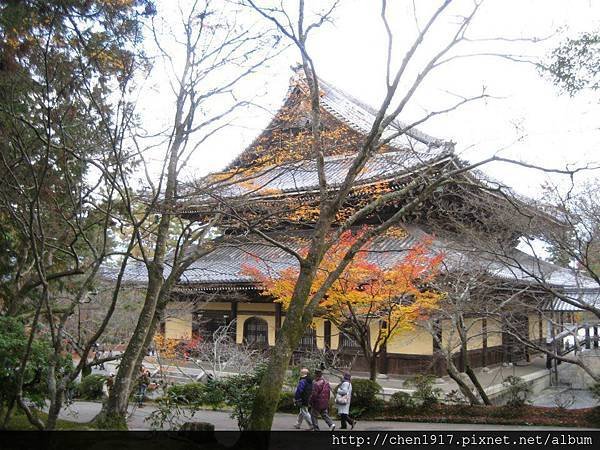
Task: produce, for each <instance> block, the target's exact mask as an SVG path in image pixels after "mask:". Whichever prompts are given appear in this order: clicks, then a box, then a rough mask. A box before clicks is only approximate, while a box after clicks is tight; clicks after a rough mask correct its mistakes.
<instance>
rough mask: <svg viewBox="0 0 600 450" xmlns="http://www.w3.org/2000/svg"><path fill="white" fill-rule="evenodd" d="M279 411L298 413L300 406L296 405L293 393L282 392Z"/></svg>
mask: <svg viewBox="0 0 600 450" xmlns="http://www.w3.org/2000/svg"><path fill="white" fill-rule="evenodd" d="M277 411H279V412H284V413H297V412H298V406H296V405H294V393H293V392H282V393H281V395H280V396H279V403H278V404H277Z"/></svg>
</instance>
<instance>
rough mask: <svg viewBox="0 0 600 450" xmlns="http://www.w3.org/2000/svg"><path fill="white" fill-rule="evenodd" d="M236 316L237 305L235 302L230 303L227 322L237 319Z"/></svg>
mask: <svg viewBox="0 0 600 450" xmlns="http://www.w3.org/2000/svg"><path fill="white" fill-rule="evenodd" d="M237 314H238V304H237V302H231V304H230V305H229V320H230V321H233V320H236V319H237Z"/></svg>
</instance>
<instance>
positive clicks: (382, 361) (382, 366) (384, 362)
mask: <svg viewBox="0 0 600 450" xmlns="http://www.w3.org/2000/svg"><path fill="white" fill-rule="evenodd" d="M379 373H388V355H387V346H386V345H384V346H383V347H381V352H380V353H379Z"/></svg>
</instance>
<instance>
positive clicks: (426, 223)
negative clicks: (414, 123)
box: [162, 77, 597, 374]
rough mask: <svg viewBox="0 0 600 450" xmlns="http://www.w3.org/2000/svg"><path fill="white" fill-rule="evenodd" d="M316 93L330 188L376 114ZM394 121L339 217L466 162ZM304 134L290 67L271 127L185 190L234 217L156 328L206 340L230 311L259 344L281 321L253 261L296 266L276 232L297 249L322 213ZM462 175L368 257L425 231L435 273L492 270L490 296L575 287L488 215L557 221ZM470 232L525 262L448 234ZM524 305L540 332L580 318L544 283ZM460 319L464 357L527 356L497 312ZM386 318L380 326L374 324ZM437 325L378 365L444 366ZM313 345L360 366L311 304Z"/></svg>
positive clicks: (194, 211) (447, 326) (380, 259)
mask: <svg viewBox="0 0 600 450" xmlns="http://www.w3.org/2000/svg"><path fill="white" fill-rule="evenodd" d="M320 89H321V114H322V126H323V140H324V148H326V149H327V151H328V154H326V155H325V163H324V171H325V175H326V177H327V180H328V182H329V188H330V189H335V188H336V186H339V184H340V183H341V182H342V181H343V179H344V176H345V174H346V172H347V170H348V168H349V167H350V164H352V161H353V157H354V153H355V152H356V149H357V148H358V146H359V145H360V142H361V140H362V139H363V138H364V136H365V134H366V133H368V131H369V129H370V126H371V123H372V122H373V120H374V118H375V111H374V110H373V109H372V108H371V107H369V106H368V105H365V104H363V103H362V102H360V101H358V100H356V99H354V98H353V97H351V96H349V95H347V94H345V93H344V92H342V91H340V90H338V89H337V88H335V87H334V86H332V85H331V84H328V83H326V82H324V81H321V83H320ZM391 128H392V130H391V131H389V132H388V134H384V138H385V137H386V136H389V137H392V133H394V132H397V131H398V130H402V131H403V132H402V133H400V132H398V133H397V134H398V137H393V139H390V141H389V143H388V144H387V145H386V146H385V148H384V149H383V151H381V152H379V153H378V154H376V155H374V156H373V157H372V158H371V159H370V161H369V162H368V163H367V165H366V167H365V168H364V169H363V170H362V171H361V173H360V176H359V177H358V179H357V180H356V182H355V183H354V187H353V189H352V191H351V193H350V195H349V196H348V200H347V203H346V204H345V205H344V208H343V210H342V212H341V217H340V220H343V218H344V217H347V214H350V213H351V212H352V211H354V210H355V209H356V208H357V207H360V206H361V205H364V204H365V202H366V201H370V200H372V199H373V198H375V196H378V195H382V193H383V192H389V191H390V190H397V189H402V188H404V187H406V186H409V185H410V183H412V182H414V181H415V180H419V179H421V180H427V179H428V178H430V177H437V176H440V174H442V173H448V171H455V172H456V173H460V170H459V169H460V168H464V167H466V163H465V162H464V161H461V160H460V158H459V157H458V156H457V155H456V154H455V153H454V144H453V143H452V142H447V141H443V140H440V139H435V138H433V137H431V136H428V135H427V134H425V133H423V132H421V131H418V130H416V129H415V128H413V127H410V126H407V125H406V124H402V123H395V124H394V126H393V127H391ZM309 135H310V101H309V96H308V88H307V86H306V84H305V83H304V82H303V80H302V79H301V78H298V77H295V78H293V79H292V83H291V86H290V89H289V91H288V93H287V96H286V98H285V101H284V103H283V105H282V107H281V108H280V110H279V111H278V112H277V113H276V114H275V116H274V118H273V119H272V121H271V122H270V124H269V125H268V127H267V128H266V129H265V130H264V131H263V132H262V133H261V134H260V136H258V137H257V138H256V139H255V141H254V142H253V143H252V144H251V145H250V146H249V147H248V148H247V149H246V150H245V151H244V152H243V153H242V154H241V155H240V156H239V157H238V158H237V159H236V160H235V161H234V162H233V163H232V164H231V165H230V166H229V167H228V168H227V170H225V171H224V172H222V173H220V174H214V175H211V176H209V177H207V178H206V179H204V180H199V181H198V184H197V185H195V186H189V191H188V194H187V195H186V196H185V200H184V201H182V203H181V205H180V206H179V208H178V210H177V214H179V215H181V216H182V217H186V218H192V219H197V220H199V221H203V220H206V219H207V218H209V217H211V215H214V214H216V212H217V211H221V212H222V213H223V214H224V215H226V216H227V217H228V218H229V219H228V220H224V221H222V222H221V223H220V225H219V232H220V233H223V234H224V235H227V236H228V237H229V239H228V240H227V241H226V243H225V244H223V245H220V246H218V247H217V248H216V250H215V251H214V252H212V253H210V254H209V255H207V256H205V257H202V258H201V259H199V260H198V261H196V262H195V263H194V264H193V265H192V266H191V267H190V268H189V269H188V270H187V271H186V272H185V273H184V275H183V276H182V278H181V279H180V281H179V283H178V285H177V287H176V288H175V291H174V293H173V300H172V302H171V303H170V305H169V308H168V313H167V315H166V317H165V321H164V323H163V325H162V331H163V332H164V334H165V337H167V338H170V339H181V340H191V339H193V338H197V337H200V338H202V339H210V338H211V336H212V333H213V332H214V331H215V330H217V329H218V328H219V327H221V326H224V325H227V324H229V323H231V322H232V321H235V323H234V327H233V328H234V334H235V339H236V341H237V342H238V343H240V344H241V343H243V342H245V343H247V344H250V345H253V346H256V347H259V348H264V349H265V350H266V351H268V348H269V347H271V346H273V345H274V343H275V339H276V336H277V333H278V330H279V329H280V327H281V325H282V323H283V321H285V310H284V308H283V307H282V305H281V303H279V302H277V301H275V300H276V299H274V298H273V297H271V296H270V295H267V294H266V293H265V291H264V289H263V286H262V285H261V283H260V281H258V280H257V279H255V278H254V277H253V276H251V275H250V272H249V270H248V268H249V267H259V268H263V269H264V268H266V269H265V270H274V271H278V270H283V269H284V268H289V267H294V266H295V265H296V264H297V262H296V260H295V259H294V257H293V256H292V255H291V254H290V253H288V252H286V251H284V250H283V249H281V248H279V247H278V246H277V245H274V243H273V242H284V243H286V245H290V247H293V248H295V249H301V248H302V247H303V245H306V242H307V240H308V238H309V236H310V233H311V225H312V224H313V223H314V221H315V219H316V214H317V213H318V198H319V197H318V195H319V191H318V190H319V183H318V176H317V168H316V164H315V162H314V160H311V159H310V158H309V157H308V155H309V152H310V145H309V144H307V140H309ZM457 176H459V177H460V180H463V181H464V182H460V183H459V182H455V183H449V184H448V183H447V184H444V185H443V186H442V187H440V188H438V189H436V191H435V192H434V193H433V194H432V195H430V196H429V197H428V198H427V200H425V201H423V202H422V204H421V205H420V206H419V208H418V209H417V210H415V211H413V212H412V213H410V214H409V215H408V216H407V217H406V218H405V220H403V223H402V225H401V226H400V227H399V228H400V229H401V232H399V233H387V234H384V235H382V236H380V237H378V238H376V239H375V240H374V241H373V242H372V244H371V245H370V246H369V247H368V249H367V250H366V251H367V253H368V258H369V261H372V262H374V263H376V264H378V265H380V266H382V267H393V266H394V264H397V263H398V261H400V260H401V259H402V258H403V255H405V254H406V252H407V250H408V249H410V248H411V247H412V246H413V245H414V244H415V243H416V242H420V241H421V240H422V239H424V238H426V237H429V238H430V239H432V241H431V248H432V251H437V252H443V253H444V255H445V262H444V265H443V271H442V274H441V275H440V276H444V273H446V274H450V273H455V272H458V271H463V272H465V271H466V272H469V271H472V272H474V273H475V272H476V273H477V274H478V276H479V279H480V280H487V282H489V283H490V286H494V289H496V288H497V289H498V297H497V298H498V299H499V300H498V302H499V301H500V299H501V298H503V297H502V296H503V295H506V292H509V293H510V294H511V295H513V294H514V293H517V292H520V291H523V292H526V294H523V295H524V296H527V295H532V294H531V293H530V292H531V289H527V288H528V287H532V286H534V285H535V279H534V278H533V277H531V271H543V272H544V275H545V278H546V279H548V280H549V282H550V283H552V285H553V286H555V287H556V288H557V289H580V288H581V287H580V286H579V285H578V283H576V282H575V280H574V278H573V275H572V271H571V270H569V269H566V268H561V267H559V266H556V265H553V264H550V263H547V262H543V261H540V260H538V259H536V258H534V257H532V256H529V255H528V254H526V253H524V252H522V251H520V250H518V249H517V248H516V244H517V241H518V237H519V236H518V233H515V230H514V229H512V228H511V226H512V225H513V224H510V223H504V224H503V223H502V220H497V219H494V217H495V216H494V214H495V213H496V212H497V211H498V210H503V209H504V210H508V208H509V207H510V206H511V205H513V204H518V205H519V206H520V207H521V208H524V209H528V208H529V209H531V210H532V211H533V210H535V214H536V216H538V217H541V220H547V221H548V223H549V224H551V225H552V226H554V225H556V226H560V223H559V222H560V219H558V218H556V217H555V216H554V215H553V214H552V213H551V212H548V211H542V210H541V209H540V207H539V206H538V205H535V204H533V203H532V202H531V201H529V200H528V199H524V198H521V197H519V196H518V195H516V194H512V193H510V195H511V197H510V199H509V200H507V198H506V192H509V191H506V190H505V191H502V192H498V191H497V190H494V189H492V188H491V186H492V183H491V182H490V180H489V179H487V178H485V177H484V176H483V175H482V174H480V173H478V172H476V171H474V170H465V171H464V172H463V173H460V175H457ZM215 180H218V181H219V182H220V183H221V184H220V187H219V189H218V190H217V192H216V194H214V195H212V196H211V197H207V196H206V195H204V194H198V195H195V194H194V192H195V191H198V192H201V191H202V186H203V183H204V184H206V183H208V182H214V181H215ZM418 189H419V185H418V183H417V184H415V192H419V191H418ZM408 195H409V196H410V195H411V194H408ZM406 201H407V198H400V199H396V200H395V201H394V202H393V203H386V204H384V205H382V206H381V207H380V208H378V209H377V210H376V211H374V212H373V213H372V214H371V215H369V216H368V217H366V218H365V219H363V220H362V221H361V222H360V223H357V224H356V228H359V227H361V226H369V225H374V224H377V223H380V221H381V220H382V218H386V217H390V215H391V214H393V213H394V212H395V211H397V210H398V208H400V207H401V206H402V204H403V202H406ZM232 211H234V212H235V214H234V212H232ZM236 214H239V215H240V216H243V217H244V218H245V221H246V222H245V223H246V224H247V223H257V222H258V223H260V229H261V231H262V232H263V233H264V234H265V236H267V237H271V238H272V240H273V242H271V241H269V240H265V239H264V238H261V237H260V236H258V235H256V234H253V233H247V232H246V228H245V227H246V225H240V224H239V223H236V221H235V220H233V219H232V217H233V216H234V215H236ZM467 228H468V229H475V230H476V231H477V233H479V235H481V234H482V233H483V234H484V235H485V233H488V234H489V236H490V239H502V240H504V241H505V243H506V244H507V245H510V247H511V251H510V256H511V258H513V259H511V260H513V261H514V260H518V261H519V264H520V267H519V266H515V265H514V264H510V263H508V262H507V261H502V260H498V259H494V258H490V257H489V256H486V255H483V254H477V253H476V252H467V251H464V249H466V248H467V247H468V246H467V245H464V243H463V245H462V247H461V245H458V244H457V242H460V241H461V239H460V237H461V233H462V231H463V230H464V229H467ZM517 231H518V230H517ZM534 290H535V289H534ZM501 292H503V293H501ZM473 295H474V296H475V295H476V294H475V293H474V294H473ZM473 301H474V302H475V301H476V299H474V300H473ZM485 301H486V302H493V299H490V298H486V300H485ZM531 301H532V302H534V303H535V304H536V308H533V307H532V308H531V309H524V310H523V311H521V312H520V313H519V314H520V325H519V326H520V327H522V331H523V332H524V333H526V334H528V335H529V338H531V339H533V340H537V341H539V342H545V340H546V338H547V337H548V336H549V335H550V333H553V332H554V331H552V328H551V327H550V326H549V323H550V322H549V321H548V318H549V317H553V318H554V320H555V321H559V322H560V321H561V320H562V321H563V322H564V323H569V322H575V321H576V320H577V315H578V314H579V312H577V311H574V308H572V307H571V306H570V305H566V304H564V303H561V302H559V301H555V300H553V299H552V298H551V297H550V296H548V295H547V294H545V293H540V294H539V296H538V297H536V298H535V300H531ZM540 302H543V303H544V305H545V307H544V308H539V305H540ZM523 303H526V302H525V301H524V302H523ZM190 305H193V307H190ZM466 320H467V322H468V332H469V340H468V348H467V353H468V355H467V357H468V358H469V361H470V363H471V364H472V365H473V366H474V367H477V366H485V365H490V364H495V363H500V362H509V361H510V362H514V361H517V360H519V359H526V358H528V357H529V353H528V351H527V350H526V349H525V346H524V345H522V344H521V343H519V342H518V341H517V340H515V339H514V337H512V335H511V334H509V333H507V332H506V330H505V329H504V328H503V327H504V326H505V325H503V323H502V322H501V321H500V320H494V319H492V318H490V317H485V316H484V315H483V314H479V315H478V314H476V313H474V312H472V313H470V314H467V319H466ZM385 325H386V324H385V323H383V322H381V323H378V324H377V325H376V326H380V327H381V326H385ZM438 326H439V328H438V329H437V331H436V333H438V335H437V336H438V337H439V338H441V339H439V340H436V339H434V337H435V336H436V335H435V334H432V333H431V332H430V331H428V330H427V329H426V328H425V327H419V326H417V327H416V328H415V329H414V330H411V331H407V332H404V333H400V334H398V335H396V336H394V337H393V338H392V339H391V340H390V342H388V344H387V346H386V348H385V352H383V353H382V354H381V355H380V357H379V358H380V360H379V362H378V370H379V372H381V373H389V374H407V373H419V372H428V373H438V374H442V373H443V372H444V367H443V364H442V363H440V361H439V358H438V357H437V356H436V355H438V353H439V351H440V348H441V347H444V346H447V345H448V344H449V343H450V346H451V347H452V346H453V345H454V344H451V341H452V340H453V339H455V337H454V333H453V330H452V323H451V320H450V319H448V318H446V317H440V319H439V321H438ZM376 331H377V330H373V332H374V333H375V332H376ZM596 332H597V330H596ZM596 336H597V335H596ZM440 342H441V344H440ZM454 348H455V350H454V351H455V352H456V354H457V361H458V362H459V363H460V358H458V355H459V353H460V352H461V351H464V349H462V350H461V348H460V345H458V344H456V345H455V346H454ZM313 349H321V350H323V349H328V350H329V351H331V352H337V353H338V354H339V355H341V356H342V357H344V358H345V361H349V362H350V363H351V364H352V369H353V370H365V369H366V362H365V361H364V359H363V358H362V356H361V351H360V348H359V347H358V345H357V343H356V342H355V341H354V340H353V339H352V338H350V337H349V336H348V334H347V333H345V332H344V330H343V329H342V330H340V328H339V327H338V326H336V325H335V324H334V323H332V322H331V321H330V320H327V319H326V318H324V317H319V315H318V314H317V317H315V318H314V322H313V327H312V328H310V329H309V330H308V331H307V332H306V333H305V335H304V337H303V338H302V341H301V344H300V347H299V348H298V352H299V353H302V352H305V351H310V350H313ZM350 363H349V364H350ZM459 365H460V364H459Z"/></svg>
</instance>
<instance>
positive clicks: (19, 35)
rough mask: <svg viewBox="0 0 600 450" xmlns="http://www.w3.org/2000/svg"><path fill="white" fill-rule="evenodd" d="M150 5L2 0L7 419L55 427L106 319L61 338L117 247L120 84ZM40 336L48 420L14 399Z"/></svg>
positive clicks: (123, 88)
mask: <svg viewBox="0 0 600 450" xmlns="http://www.w3.org/2000/svg"><path fill="white" fill-rule="evenodd" d="M152 11H153V8H152V5H151V4H150V3H149V2H146V1H131V2H105V1H88V2H78V1H72V2H64V1H51V2H40V1H23V2H12V1H9V2H4V3H3V6H2V10H1V11H0V34H1V36H2V39H1V44H0V49H1V54H0V124H1V125H0V135H1V137H2V139H1V141H2V142H1V143H0V154H1V159H0V176H1V177H2V180H3V183H2V185H1V187H0V205H1V210H2V213H1V215H0V236H1V238H0V241H1V244H0V245H1V246H2V249H3V255H6V257H3V261H2V267H1V270H2V274H1V275H0V276H1V277H2V280H3V282H2V289H1V292H0V308H1V313H2V314H3V315H7V316H13V317H16V318H17V320H20V321H22V322H25V323H27V325H28V327H27V330H28V335H27V341H26V345H24V346H23V347H22V351H21V353H20V355H19V358H20V364H19V367H18V369H17V370H16V372H15V378H16V382H15V389H14V392H13V396H12V398H11V399H10V401H9V404H8V405H7V407H6V408H5V409H4V412H5V413H6V414H5V415H4V417H2V421H3V422H2V423H3V425H4V426H5V425H6V424H7V423H8V421H9V419H10V416H11V413H12V411H13V409H14V405H15V404H18V405H19V406H20V407H21V408H22V409H23V410H24V411H25V412H26V414H27V415H28V417H29V418H30V420H31V421H32V423H33V424H34V425H36V426H37V427H38V428H42V427H45V428H47V429H52V428H54V426H55V424H56V419H57V417H58V413H59V411H60V408H61V404H62V399H63V393H64V390H65V388H66V386H67V384H68V383H69V382H71V381H72V380H73V379H74V378H75V377H76V376H77V375H78V373H79V372H80V371H81V370H82V368H83V367H85V365H86V363H87V355H88V353H89V351H90V349H91V346H92V344H93V343H94V341H95V339H97V337H98V336H99V335H100V333H102V330H103V327H104V326H105V325H106V322H107V321H108V320H109V318H110V313H111V311H110V310H109V311H108V312H107V315H106V317H105V320H104V322H103V323H102V324H100V325H99V327H98V328H97V329H96V330H95V332H94V333H92V335H91V336H90V338H89V339H87V340H85V342H73V341H72V342H71V345H67V343H66V336H65V323H66V322H67V320H68V319H69V317H70V316H71V315H72V314H73V312H74V311H75V310H76V308H77V306H78V305H79V303H80V302H82V301H85V300H86V297H87V296H88V293H89V291H90V290H91V289H92V287H93V283H94V281H95V278H96V275H97V274H98V271H99V269H100V266H101V265H102V263H103V262H104V261H105V260H106V259H107V258H108V257H110V256H111V255H112V253H113V251H114V249H113V246H112V241H111V237H110V233H111V224H112V215H113V213H114V201H115V199H116V198H117V192H116V190H115V189H114V188H113V186H112V183H111V178H112V177H115V176H116V175H117V173H118V171H119V170H122V171H126V170H127V167H128V166H129V163H128V159H127V155H125V154H124V151H123V148H122V146H121V143H122V133H123V132H124V130H125V129H126V128H127V126H128V122H129V121H130V120H131V118H132V117H131V114H130V106H129V105H130V101H129V100H128V95H127V94H128V90H127V88H128V86H129V84H130V82H131V80H132V77H133V75H134V73H135V72H136V70H137V68H138V67H139V66H138V64H139V59H138V57H139V56H140V54H139V51H138V49H137V46H138V44H139V42H140V38H141V33H140V25H141V22H140V21H141V19H142V18H143V17H144V16H146V15H147V14H151V13H152ZM39 339H43V340H46V341H47V342H48V343H49V344H50V348H52V356H51V358H50V359H49V362H48V365H47V367H46V380H45V381H46V384H47V392H48V397H49V399H50V409H49V414H48V420H47V421H46V423H45V424H44V423H42V422H41V421H40V420H39V419H38V418H36V417H35V416H33V415H32V414H31V411H30V410H29V408H28V406H27V404H26V403H25V402H24V401H23V387H24V384H25V381H26V374H27V370H28V366H29V365H28V360H29V359H30V357H31V355H32V349H33V348H35V342H36V341H37V340H39ZM70 350H75V351H77V352H78V353H79V354H80V356H81V359H80V363H79V364H78V365H77V366H76V367H75V368H73V369H72V370H71V369H70V368H68V367H65V366H64V365H63V364H62V361H63V359H64V358H63V353H64V352H65V351H70Z"/></svg>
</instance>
